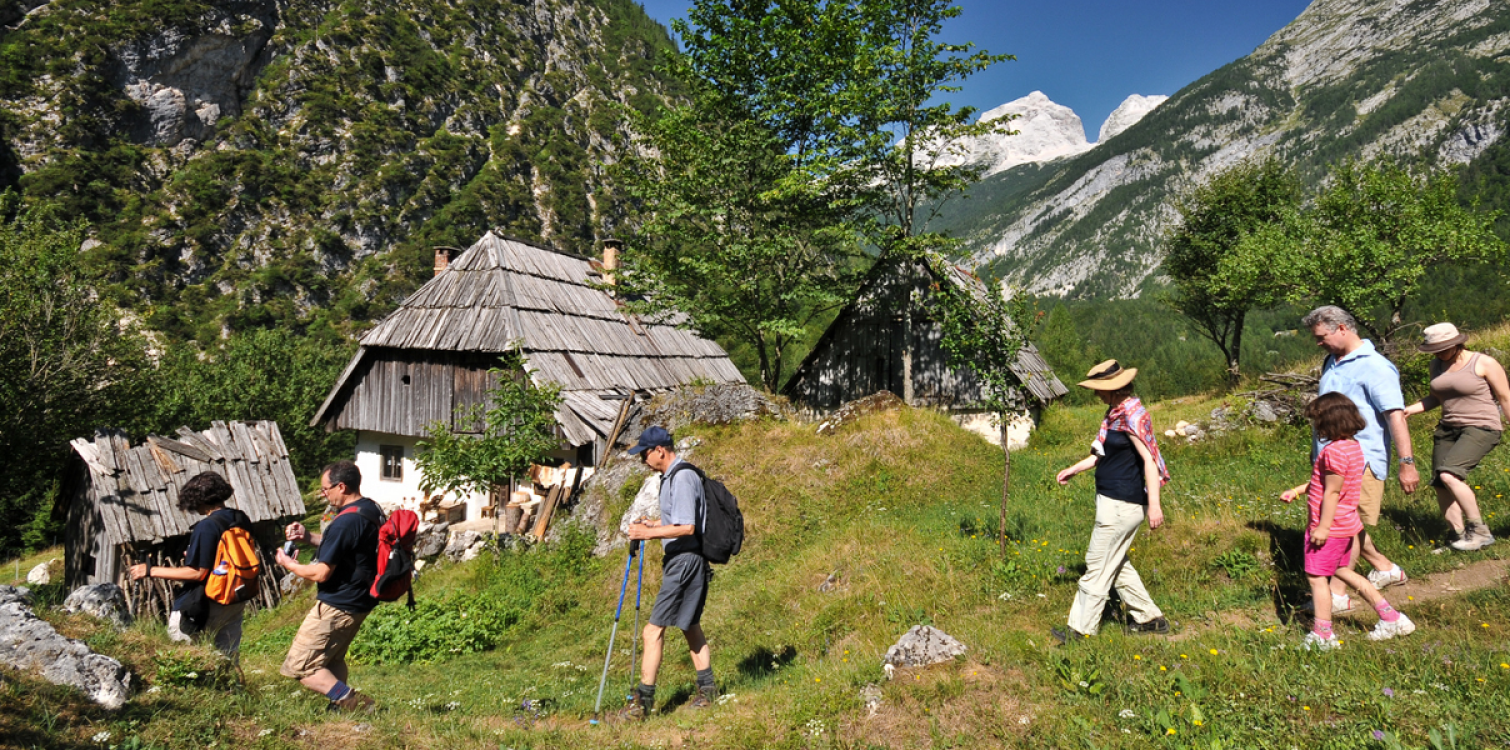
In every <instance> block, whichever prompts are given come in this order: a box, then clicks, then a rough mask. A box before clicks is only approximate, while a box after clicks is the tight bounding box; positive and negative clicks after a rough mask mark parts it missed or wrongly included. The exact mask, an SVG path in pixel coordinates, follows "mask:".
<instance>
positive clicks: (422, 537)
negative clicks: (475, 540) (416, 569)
mask: <svg viewBox="0 0 1510 750" xmlns="http://www.w3.org/2000/svg"><path fill="white" fill-rule="evenodd" d="M450 538H451V525H450V524H447V523H437V524H434V525H431V524H426V523H422V524H420V525H419V532H418V533H417V534H415V536H414V556H415V557H418V558H421V559H424V558H429V557H435V556H436V555H438V554H440V553H442V552H444V551H446V542H447V541H449V540H450Z"/></svg>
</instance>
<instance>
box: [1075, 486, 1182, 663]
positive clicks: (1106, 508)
mask: <svg viewBox="0 0 1510 750" xmlns="http://www.w3.org/2000/svg"><path fill="white" fill-rule="evenodd" d="M1145 513H1146V509H1145V508H1144V507H1143V506H1141V505H1137V504H1135V503H1124V502H1122V501H1121V500H1113V499H1112V498H1109V497H1106V496H1104V495H1097V496H1096V528H1095V530H1094V531H1092V532H1091V543H1090V546H1089V547H1088V548H1087V549H1086V550H1085V575H1083V576H1081V577H1080V591H1079V592H1078V593H1077V594H1075V603H1074V604H1073V605H1071V606H1070V620H1069V623H1070V627H1071V628H1074V629H1075V630H1076V631H1077V632H1080V633H1084V634H1086V635H1095V634H1096V633H1097V631H1099V630H1101V613H1102V611H1103V610H1104V609H1105V608H1106V600H1107V599H1108V598H1109V597H1110V594H1111V589H1112V587H1113V586H1116V587H1117V593H1118V594H1119V595H1121V597H1122V601H1123V602H1125V603H1126V604H1127V610H1128V612H1129V613H1130V614H1131V615H1132V617H1133V619H1134V620H1137V621H1138V622H1148V621H1149V620H1152V619H1153V618H1155V617H1159V616H1161V615H1163V614H1164V613H1163V612H1161V611H1160V610H1159V605H1157V604H1154V603H1153V599H1150V598H1149V596H1148V589H1146V588H1144V587H1143V579H1142V578H1140V577H1138V571H1136V570H1134V569H1133V566H1132V563H1130V562H1128V561H1127V551H1128V550H1129V549H1131V548H1132V542H1133V537H1134V536H1136V535H1137V533H1138V527H1140V526H1142V525H1143V517H1144V515H1145Z"/></svg>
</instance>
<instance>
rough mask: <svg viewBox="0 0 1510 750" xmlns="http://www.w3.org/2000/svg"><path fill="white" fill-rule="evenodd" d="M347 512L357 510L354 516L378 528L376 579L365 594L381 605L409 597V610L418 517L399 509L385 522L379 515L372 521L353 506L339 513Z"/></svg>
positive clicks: (411, 607) (411, 601)
mask: <svg viewBox="0 0 1510 750" xmlns="http://www.w3.org/2000/svg"><path fill="white" fill-rule="evenodd" d="M349 511H357V515H359V516H361V517H362V518H364V519H366V520H368V521H371V522H373V523H376V524H377V525H378V548H377V576H376V577H375V578H373V579H372V588H371V589H369V590H368V593H370V594H371V595H372V596H374V597H376V598H377V600H378V601H380V602H396V601H398V600H399V599H402V598H404V597H405V596H408V597H409V608H410V609H414V536H415V534H416V532H418V530H419V515H418V514H416V513H415V512H414V511H412V510H404V509H402V508H400V509H398V510H396V511H393V513H392V514H391V515H389V516H388V519H387V520H382V517H381V516H379V517H378V518H377V519H374V518H372V517H371V516H368V515H365V514H363V513H362V512H361V511H360V510H359V509H358V508H357V507H356V506H354V505H353V506H352V507H350V508H346V509H343V510H342V511H341V513H347V512H349Z"/></svg>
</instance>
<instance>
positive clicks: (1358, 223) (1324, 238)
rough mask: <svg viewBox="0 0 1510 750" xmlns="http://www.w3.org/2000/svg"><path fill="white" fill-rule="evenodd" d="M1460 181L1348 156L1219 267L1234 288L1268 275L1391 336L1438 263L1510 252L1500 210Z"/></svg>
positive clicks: (1290, 291) (1301, 296)
mask: <svg viewBox="0 0 1510 750" xmlns="http://www.w3.org/2000/svg"><path fill="white" fill-rule="evenodd" d="M1457 188H1458V181H1457V178H1456V177H1455V176H1454V175H1453V174H1452V173H1451V172H1447V171H1441V172H1436V173H1432V174H1427V175H1421V176H1417V175H1413V174H1411V173H1410V172H1409V171H1408V170H1406V169H1405V167H1403V166H1401V165H1399V164H1394V163H1388V162H1386V163H1381V164H1368V165H1361V164H1358V163H1355V162H1351V161H1349V162H1343V163H1342V164H1339V165H1338V166H1337V167H1335V168H1334V169H1333V170H1332V172H1331V174H1330V176H1329V178H1328V180H1327V182H1326V184H1325V186H1324V187H1323V188H1322V189H1321V191H1320V193H1319V194H1318V195H1317V196H1316V198H1315V200H1314V202H1313V205H1312V206H1311V207H1310V208H1308V209H1306V210H1303V211H1301V212H1297V213H1293V214H1290V215H1289V216H1288V217H1287V219H1286V220H1285V221H1284V222H1283V224H1282V225H1280V226H1269V227H1265V228H1264V229H1262V230H1261V231H1258V232H1255V233H1254V234H1252V235H1250V236H1249V237H1248V238H1247V239H1245V240H1244V241H1243V243H1242V244H1241V247H1240V248H1239V252H1238V253H1236V254H1235V256H1234V257H1233V258H1232V259H1231V260H1230V262H1228V263H1227V264H1226V266H1227V267H1225V268H1223V269H1221V271H1220V272H1219V274H1218V275H1219V276H1221V277H1223V278H1224V281H1223V283H1224V284H1227V285H1230V287H1231V288H1240V287H1241V285H1242V284H1244V283H1247V279H1250V278H1253V277H1255V276H1259V275H1269V276H1272V277H1273V278H1275V279H1277V280H1278V281H1279V283H1280V284H1281V285H1282V287H1283V289H1284V296H1285V298H1286V299H1288V300H1289V301H1292V302H1304V303H1307V304H1315V303H1326V304H1334V305H1338V306H1340V307H1342V308H1344V309H1346V310H1347V311H1349V312H1351V313H1352V314H1353V315H1354V317H1356V318H1357V319H1358V325H1359V326H1360V327H1361V328H1363V329H1364V330H1365V331H1367V332H1368V333H1369V334H1370V335H1371V336H1372V337H1373V338H1374V339H1376V340H1377V341H1378V342H1379V343H1380V344H1381V345H1388V343H1389V342H1390V340H1391V339H1393V338H1394V336H1395V335H1396V333H1398V332H1399V330H1400V329H1401V328H1402V327H1404V326H1405V324H1406V322H1405V321H1404V319H1403V315H1402V311H1403V310H1404V308H1405V305H1406V303H1407V302H1409V301H1410V300H1411V298H1412V297H1413V296H1414V295H1416V294H1417V293H1418V292H1419V291H1420V289H1421V284H1422V281H1423V280H1424V279H1425V278H1426V276H1427V274H1428V273H1429V272H1430V271H1431V270H1432V269H1433V268H1434V267H1436V266H1438V265H1441V264H1444V263H1496V262H1500V261H1502V260H1503V259H1504V257H1505V244H1504V242H1503V241H1502V240H1500V238H1499V237H1498V236H1497V235H1495V233H1494V222H1495V219H1496V218H1497V217H1498V215H1499V212H1497V211H1480V210H1479V209H1478V206H1477V204H1476V203H1475V204H1470V205H1468V206H1464V205H1462V204H1461V203H1459V201H1458V195H1457Z"/></svg>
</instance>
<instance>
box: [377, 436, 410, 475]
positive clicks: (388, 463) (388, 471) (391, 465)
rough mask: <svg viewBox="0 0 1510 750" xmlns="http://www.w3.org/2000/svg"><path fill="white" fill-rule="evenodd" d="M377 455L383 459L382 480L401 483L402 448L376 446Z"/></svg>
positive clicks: (402, 471)
mask: <svg viewBox="0 0 1510 750" xmlns="http://www.w3.org/2000/svg"><path fill="white" fill-rule="evenodd" d="M378 455H380V456H382V458H383V479H386V480H389V481H394V482H401V481H403V479H404V446H402V445H381V446H378Z"/></svg>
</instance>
